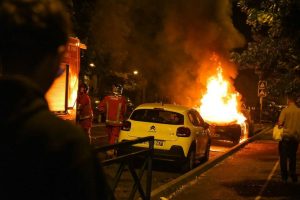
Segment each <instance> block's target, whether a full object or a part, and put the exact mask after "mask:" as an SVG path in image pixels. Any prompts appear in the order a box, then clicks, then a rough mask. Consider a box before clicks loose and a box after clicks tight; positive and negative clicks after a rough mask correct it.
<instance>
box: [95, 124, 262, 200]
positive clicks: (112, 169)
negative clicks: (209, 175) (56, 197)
mask: <svg viewBox="0 0 300 200" xmlns="http://www.w3.org/2000/svg"><path fill="white" fill-rule="evenodd" d="M261 128H262V126H256V130H259V129H261ZM104 130H105V127H104V125H97V126H94V127H93V129H92V136H93V143H94V145H96V146H103V145H105V144H107V137H106V135H105V133H104ZM232 147H233V144H232V143H231V142H226V141H215V142H213V143H212V146H211V152H210V158H209V161H210V160H212V159H214V158H215V157H217V156H220V155H221V154H224V153H225V152H227V151H228V150H229V149H230V148H232ZM199 165H201V164H199ZM117 167H118V166H116V165H114V166H109V167H105V168H104V170H105V172H106V174H107V177H108V179H110V180H112V179H113V177H114V175H115V174H116V172H117ZM181 175H182V173H181V171H180V166H178V164H176V163H168V162H162V161H154V163H153V174H152V190H154V189H156V188H159V187H160V186H162V185H164V184H167V183H168V182H170V181H172V180H174V179H176V178H178V177H179V176H181ZM145 182H146V180H145V179H143V183H144V184H145ZM132 185H133V179H132V178H131V176H130V173H129V172H128V171H127V172H125V173H124V174H123V175H122V178H121V181H120V185H119V186H118V187H117V189H116V197H117V199H127V197H128V195H129V193H130V190H131V188H132Z"/></svg>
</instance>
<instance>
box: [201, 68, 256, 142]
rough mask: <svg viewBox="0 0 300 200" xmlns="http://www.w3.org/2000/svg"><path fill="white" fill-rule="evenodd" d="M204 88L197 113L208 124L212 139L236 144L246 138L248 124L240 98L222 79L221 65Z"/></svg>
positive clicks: (228, 82) (227, 81)
mask: <svg viewBox="0 0 300 200" xmlns="http://www.w3.org/2000/svg"><path fill="white" fill-rule="evenodd" d="M206 87H207V91H206V94H205V95H203V97H202V99H201V105H200V108H199V111H200V114H201V115H202V116H203V118H204V119H205V120H206V121H207V122H208V123H209V124H210V128H211V129H212V133H213V134H212V139H216V140H229V141H232V142H233V144H238V143H239V142H240V141H241V140H243V139H245V138H247V137H248V132H249V127H250V124H249V120H247V118H246V117H245V115H244V114H243V112H242V108H241V107H242V106H241V105H242V103H241V102H240V99H241V96H240V94H239V93H238V92H236V91H235V89H234V87H233V86H232V85H231V84H230V81H229V80H225V79H224V77H223V74H222V67H221V65H219V66H218V67H217V73H216V75H214V76H211V77H210V78H209V79H208V81H207V86H206ZM249 116H250V115H249Z"/></svg>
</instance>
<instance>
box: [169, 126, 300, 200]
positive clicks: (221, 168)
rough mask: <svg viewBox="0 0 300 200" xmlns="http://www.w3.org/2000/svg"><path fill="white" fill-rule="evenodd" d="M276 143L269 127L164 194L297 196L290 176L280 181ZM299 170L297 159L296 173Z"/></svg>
mask: <svg viewBox="0 0 300 200" xmlns="http://www.w3.org/2000/svg"><path fill="white" fill-rule="evenodd" d="M277 144H278V143H277V142H274V141H273V140H272V139H271V130H270V131H268V132H267V133H265V134H263V135H261V136H260V137H259V139H257V140H256V141H253V142H252V143H249V144H247V145H246V146H245V147H244V148H242V149H240V150H239V151H238V152H236V153H235V154H233V155H231V156H230V157H228V158H226V159H225V160H223V161H222V162H221V163H219V164H218V165H216V166H214V167H213V168H211V169H209V170H208V171H206V172H205V173H203V174H201V175H200V176H199V177H197V178H196V179H195V180H194V181H190V182H189V183H188V184H186V185H184V186H183V187H182V188H181V189H180V190H179V191H177V192H175V193H173V194H171V195H170V196H169V197H166V198H167V199H174V200H183V199H184V200H195V199H201V200H212V199H213V200H215V199H218V200H219V199H220V200H227V199H228V200H229V199H230V200H236V199H252V200H253V199H255V200H260V199H265V200H268V199H270V200H271V199H272V200H274V199H295V200H296V199H297V200H298V199H300V190H299V189H300V184H299V182H298V183H292V182H291V180H290V179H289V180H288V183H283V182H282V181H281V177H280V170H279V162H278V150H277ZM299 152H300V151H299ZM299 152H298V155H299ZM298 160H299V157H298ZM299 172H300V162H299V161H298V163H297V173H298V174H299Z"/></svg>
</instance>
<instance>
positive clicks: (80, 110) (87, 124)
mask: <svg viewBox="0 0 300 200" xmlns="http://www.w3.org/2000/svg"><path fill="white" fill-rule="evenodd" d="M88 90H89V88H88V85H87V84H85V83H82V84H80V85H79V91H78V97H77V120H78V123H79V125H80V126H81V127H82V128H83V130H84V131H85V133H86V135H87V136H88V139H89V141H90V144H91V143H92V137H91V128H92V122H93V110H92V104H91V99H90V97H89V95H88Z"/></svg>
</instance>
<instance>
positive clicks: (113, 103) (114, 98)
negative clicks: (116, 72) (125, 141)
mask: <svg viewBox="0 0 300 200" xmlns="http://www.w3.org/2000/svg"><path fill="white" fill-rule="evenodd" d="M122 93H123V87H122V85H120V84H115V85H113V86H112V94H111V95H107V96H105V97H104V98H103V100H102V101H101V102H100V103H99V105H98V109H99V111H100V112H102V113H105V114H106V121H105V123H106V133H107V136H108V142H109V144H115V143H116V142H117V141H118V137H119V133H120V129H121V126H122V124H123V120H124V116H125V113H126V109H127V105H126V98H125V97H124V96H122Z"/></svg>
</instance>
